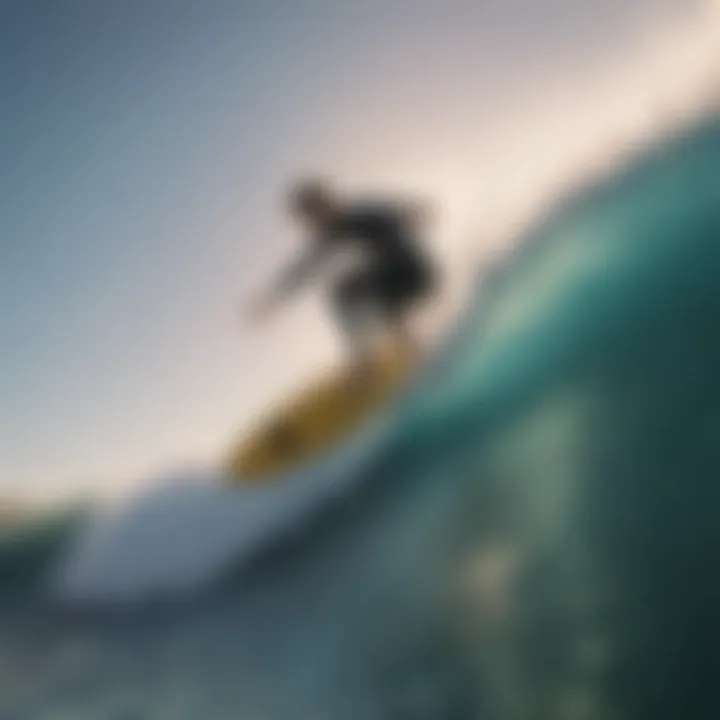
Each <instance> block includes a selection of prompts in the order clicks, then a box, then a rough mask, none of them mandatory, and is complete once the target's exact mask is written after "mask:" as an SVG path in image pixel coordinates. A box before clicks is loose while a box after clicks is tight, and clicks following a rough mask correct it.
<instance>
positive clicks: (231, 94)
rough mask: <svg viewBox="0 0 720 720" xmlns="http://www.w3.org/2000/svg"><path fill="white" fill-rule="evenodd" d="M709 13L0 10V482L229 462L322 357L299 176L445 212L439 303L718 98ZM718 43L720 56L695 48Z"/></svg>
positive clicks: (309, 2)
mask: <svg viewBox="0 0 720 720" xmlns="http://www.w3.org/2000/svg"><path fill="white" fill-rule="evenodd" d="M718 15H719V14H718V7H717V4H716V3H714V2H705V3H702V2H695V3H693V2H679V1H677V0H654V1H650V0H585V1H584V2H577V0H486V1H485V2H470V1H469V0H362V1H361V0H346V1H345V2H337V0H278V2H273V3H265V2H260V0H234V1H232V2H231V1H230V0H104V1H103V2H96V0H33V2H27V1H26V0H3V2H2V3H0V98H2V112H0V498H2V497H8V496H9V497H16V496H32V497H63V496H68V495H72V494H74V493H78V492H79V493H83V492H92V493H96V492H99V493H102V492H112V491H117V490H118V489H122V488H126V487H129V486H131V485H134V484H138V483H142V482H143V481H144V480H143V479H144V478H148V477H151V476H152V475H153V473H158V472H163V471H164V470H166V469H168V468H172V467H173V465H177V464H180V463H186V462H208V461H210V462H212V461H214V460H216V459H219V458H221V457H222V454H223V453H224V452H225V451H226V450H227V448H228V447H229V445H230V443H231V441H232V440H233V438H234V437H236V435H237V433H238V432H240V431H241V430H242V428H243V427H245V426H247V424H248V422H250V421H251V420H252V418H253V417H255V416H256V415H257V413H258V412H261V411H262V409H263V408H265V407H266V406H267V405H268V404H269V403H272V402H273V401H275V400H277V399H278V398H280V397H282V396H283V395H284V394H285V393H287V392H288V389H290V388H292V387H296V386H297V385H298V383H302V381H303V380H304V379H306V378H307V377H309V376H310V375H311V374H312V373H313V372H316V371H317V368H318V367H320V366H322V365H323V364H326V363H329V362H332V361H333V360H335V359H337V357H338V353H339V350H340V348H339V343H338V338H337V337H336V333H335V332H334V328H333V327H332V325H331V323H330V322H329V316H328V314H327V311H326V308H325V307H324V303H323V294H322V291H317V290H316V289H310V291H309V292H307V293H306V294H304V295H303V296H302V298H301V299H300V300H299V301H298V302H297V303H296V304H294V305H293V306H291V307H289V308H288V310H287V312H286V313H285V314H284V315H283V316H282V317H280V318H279V319H278V321H277V322H275V323H274V324H273V325H272V326H271V327H269V328H268V329H267V330H266V331H263V332H262V333H258V332H254V333H251V332H250V331H249V329H248V328H247V326H246V325H245V324H244V323H243V322H242V314H241V312H240V311H241V307H242V305H243V303H244V302H247V300H248V299H249V297H250V296H251V295H252V294H253V292H254V291H256V290H257V289H260V288H262V286H263V283H264V282H266V281H267V280H268V278H270V277H272V275H273V272H274V271H275V270H276V269H277V268H279V267H281V266H282V264H283V262H284V261H286V260H287V259H288V258H291V257H293V254H294V253H295V252H297V250H298V247H299V245H298V243H299V242H300V240H299V238H298V237H297V232H296V230H295V229H294V228H293V227H292V226H291V225H290V224H289V222H288V220H287V218H286V217H285V215H284V213H283V204H282V199H283V192H284V190H285V189H286V187H287V186H288V184H289V183H290V182H291V181H292V180H293V179H294V178H295V177H296V176H297V175H298V174H302V173H305V172H311V173H322V174H327V175H329V176H331V177H333V178H335V179H337V181H338V182H339V184H340V186H341V187H342V188H343V189H345V190H346V191H347V192H349V193H352V192H357V193H366V192H367V193H373V194H381V193H388V194H397V195H402V194H412V195H418V194H420V195H425V196H428V197H431V198H433V199H434V200H435V201H436V202H437V204H438V206H439V207H440V209H441V212H440V219H439V222H438V225H437V227H436V232H435V236H434V237H433V239H432V242H433V251H434V252H435V253H436V256H437V257H438V260H439V262H441V263H442V264H443V266H444V267H445V268H446V271H447V274H448V278H449V281H448V295H449V296H450V295H452V294H453V292H454V293H455V295H456V296H458V297H460V296H461V292H460V288H461V287H464V283H466V281H467V276H468V275H469V270H470V269H473V268H474V267H475V266H476V264H477V263H480V262H482V261H483V258H484V257H489V256H491V255H492V254H493V253H496V252H497V249H498V248H505V247H508V246H510V245H511V242H512V238H513V237H515V236H516V234H517V230H518V228H520V227H521V226H522V224H523V223H524V222H526V221H527V220H528V219H529V218H531V217H532V216H533V214H534V213H536V212H537V211H538V208H540V207H542V206H543V203H547V202H548V200H549V199H550V198H551V197H552V196H553V194H554V193H557V192H559V191H560V190H561V189H562V188H563V187H567V186H568V185H570V184H571V183H572V182H573V181H576V180H577V178H578V177H579V176H581V175H583V174H587V173H591V172H595V171H598V172H599V171H601V170H602V169H603V168H604V167H605V166H606V165H612V163H613V162H615V161H616V160H618V158H620V159H621V158H622V157H623V156H624V154H625V153H627V152H628V148H631V147H634V146H636V145H637V143H638V142H642V141H643V139H644V138H646V137H650V136H651V135H652V133H653V132H658V131H659V129H662V127H665V126H669V125H672V124H673V123H676V122H681V121H682V119H683V117H685V115H688V114H691V113H692V112H695V111H697V108H698V107H699V106H701V105H703V104H704V103H705V101H706V100H707V99H708V98H711V97H712V94H713V93H714V92H715V91H716V90H717V87H718V85H717V80H718V78H720V72H718V70H720V67H719V65H720V63H718V61H717V59H716V57H715V56H716V48H717V47H720V34H719V33H718V27H720V22H718ZM713 48H715V50H713Z"/></svg>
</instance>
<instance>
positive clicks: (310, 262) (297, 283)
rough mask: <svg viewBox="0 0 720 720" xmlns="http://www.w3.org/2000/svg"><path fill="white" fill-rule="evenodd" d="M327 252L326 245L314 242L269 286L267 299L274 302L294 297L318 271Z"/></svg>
mask: <svg viewBox="0 0 720 720" xmlns="http://www.w3.org/2000/svg"><path fill="white" fill-rule="evenodd" d="M327 251H328V243H326V242H322V241H316V242H314V243H313V244H312V246H311V247H310V249H309V250H307V251H306V252H304V253H303V254H302V255H300V257H298V258H297V259H296V260H295V261H294V262H292V263H290V265H288V266H287V267H286V268H285V269H284V270H283V271H282V272H281V273H280V274H279V275H278V277H277V278H276V279H275V281H274V282H273V283H272V284H271V286H270V292H269V297H271V298H273V299H274V300H275V301H276V302H280V301H282V300H285V299H286V298H289V297H291V296H292V295H294V294H295V293H296V292H297V291H298V290H300V289H301V288H302V286H303V285H305V284H307V283H308V282H309V281H310V280H311V279H312V277H313V275H314V274H315V272H316V271H317V270H318V268H319V267H320V265H321V264H322V262H323V260H324V259H325V257H326V255H327Z"/></svg>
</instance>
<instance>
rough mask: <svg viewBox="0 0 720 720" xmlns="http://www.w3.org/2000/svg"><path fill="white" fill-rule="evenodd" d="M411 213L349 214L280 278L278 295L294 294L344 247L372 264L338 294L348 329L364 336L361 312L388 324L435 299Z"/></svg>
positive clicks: (378, 207)
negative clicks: (422, 301)
mask: <svg viewBox="0 0 720 720" xmlns="http://www.w3.org/2000/svg"><path fill="white" fill-rule="evenodd" d="M414 235H415V232H414V230H413V228H412V225H411V223H410V222H409V221H408V218H407V213H405V212H403V208H402V207H401V206H399V205H393V204H390V203H374V204H365V205H358V206H350V207H347V208H345V209H343V210H342V211H341V212H340V213H338V215H337V216H336V217H335V218H334V219H333V221H332V222H331V223H330V224H329V226H328V227H327V229H326V230H325V231H324V232H322V233H321V234H320V235H319V236H318V237H316V238H315V239H314V240H312V245H311V248H310V250H309V251H308V252H307V253H306V254H305V255H304V256H303V257H301V258H300V260H299V261H298V262H296V263H295V264H294V265H292V266H291V267H290V268H289V270H288V271H287V272H286V273H285V274H284V275H283V276H282V277H281V278H280V282H279V283H278V286H277V291H278V293H279V294H281V295H286V294H289V293H292V292H293V291H294V290H295V289H297V288H298V287H299V286H300V285H302V284H303V283H304V282H305V281H306V280H307V279H308V278H309V277H310V276H311V274H312V273H313V271H314V270H315V269H316V268H317V267H318V265H319V264H320V263H321V262H322V261H323V260H324V259H325V258H326V256H327V255H329V254H331V253H333V252H334V251H335V250H337V249H340V248H344V247H348V246H349V247H357V248H360V249H361V250H362V251H363V253H364V255H365V257H366V262H364V263H362V265H361V266H360V267H358V268H355V269H353V270H352V271H351V272H349V273H348V274H346V275H345V276H343V277H342V278H341V279H340V280H339V281H338V282H337V284H336V285H335V287H334V288H333V292H332V300H333V305H334V306H335V309H336V311H337V313H338V315H339V317H340V321H341V323H342V325H343V327H344V329H345V330H346V331H347V332H348V333H349V334H350V335H352V336H354V335H356V333H357V332H358V314H359V313H358V311H360V310H362V311H364V310H366V309H370V311H371V312H374V313H377V314H379V315H380V316H382V318H383V319H384V320H386V321H389V322H391V323H395V322H398V321H399V320H400V319H401V316H402V313H403V312H404V311H405V310H406V309H407V308H408V307H410V306H411V305H413V304H414V303H415V302H416V301H417V300H419V299H421V298H423V297H425V296H427V295H429V294H430V293H431V292H432V290H433V288H434V285H435V272H434V267H433V265H432V263H431V262H430V261H429V259H428V258H427V257H426V255H425V254H424V252H423V251H422V250H421V248H420V247H419V246H418V243H417V240H416V238H415V236H414Z"/></svg>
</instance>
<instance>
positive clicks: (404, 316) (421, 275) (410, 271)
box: [377, 265, 431, 360]
mask: <svg viewBox="0 0 720 720" xmlns="http://www.w3.org/2000/svg"><path fill="white" fill-rule="evenodd" d="M430 293H431V283H430V279H429V275H428V274H427V273H426V272H425V270H424V268H422V267H415V266H412V265H397V266H390V267H388V268H385V271H384V272H383V273H382V274H381V275H380V276H379V281H378V283H377V302H378V306H379V307H380V308H381V312H382V316H383V320H384V322H385V325H386V327H387V328H388V330H389V331H390V333H391V334H392V338H393V341H394V344H395V346H396V347H397V348H398V349H399V350H400V352H401V353H403V354H404V355H407V356H408V357H409V358H410V359H411V360H412V359H414V358H415V357H416V356H417V354H418V352H419V349H420V342H419V341H418V338H417V335H416V333H415V331H414V328H413V323H412V320H413V317H412V316H413V312H414V311H415V309H416V306H417V304H418V303H419V302H420V301H421V300H423V299H424V298H425V297H427V296H428V295H429V294H430Z"/></svg>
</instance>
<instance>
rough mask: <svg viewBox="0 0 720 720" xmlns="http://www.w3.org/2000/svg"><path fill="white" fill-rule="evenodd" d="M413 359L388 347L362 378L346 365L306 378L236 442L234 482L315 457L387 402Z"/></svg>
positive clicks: (231, 465) (231, 466) (261, 477)
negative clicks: (301, 384) (292, 393)
mask: <svg viewBox="0 0 720 720" xmlns="http://www.w3.org/2000/svg"><path fill="white" fill-rule="evenodd" d="M414 365H415V363H413V362H412V360H411V359H410V358H409V357H407V356H403V355H402V354H400V353H391V352H387V353H383V354H380V355H378V357H377V358H376V359H375V360H374V362H373V366H372V370H371V371H370V372H369V373H367V374H366V375H364V376H363V377H362V378H361V379H359V378H358V376H357V372H356V371H355V370H354V369H353V368H351V367H349V366H347V365H346V366H341V367H339V368H336V369H335V370H333V371H332V372H329V373H326V374H325V375H323V376H321V377H320V378H318V379H316V380H315V381H313V382H311V383H310V384H309V385H308V386H307V387H305V388H304V389H302V390H300V391H299V392H298V393H295V394H294V395H293V396H292V397H291V398H290V399H289V400H288V401H287V402H285V403H281V405H280V406H279V407H277V408H274V409H272V410H271V411H270V412H269V413H268V414H267V416H266V417H265V418H262V419H261V420H260V422H258V423H257V424H256V425H255V426H254V427H253V428H251V430H250V431H249V432H248V433H247V434H246V436H244V437H242V438H241V439H240V441H239V442H238V443H237V444H236V446H235V447H234V448H233V450H232V451H231V453H230V456H229V459H228V461H227V469H228V471H229V474H230V477H231V478H232V480H233V483H235V484H253V483H263V482H266V481H268V480H269V479H272V478H276V477H278V476H280V475H283V474H284V473H290V472H291V471H293V470H299V469H300V468H302V467H305V466H307V465H310V464H312V463H313V462H315V461H317V460H319V459H320V458H321V457H322V456H323V455H324V454H325V453H327V452H328V451H330V450H331V449H333V448H335V447H336V446H338V445H339V444H341V443H342V442H343V441H345V440H348V439H349V438H350V437H351V436H352V435H353V434H354V433H355V432H356V431H359V430H360V428H361V427H362V426H363V425H364V424H365V423H367V422H369V421H370V420H371V419H372V417H373V416H374V415H375V414H376V413H378V412H379V411H380V410H381V409H382V408H384V407H386V406H387V405H388V404H389V403H390V402H392V400H393V399H394V398H395V397H396V396H397V394H398V393H399V392H400V390H401V389H402V387H403V386H404V384H405V383H406V382H407V381H408V380H409V379H410V377H411V375H412V371H413V367H414Z"/></svg>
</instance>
